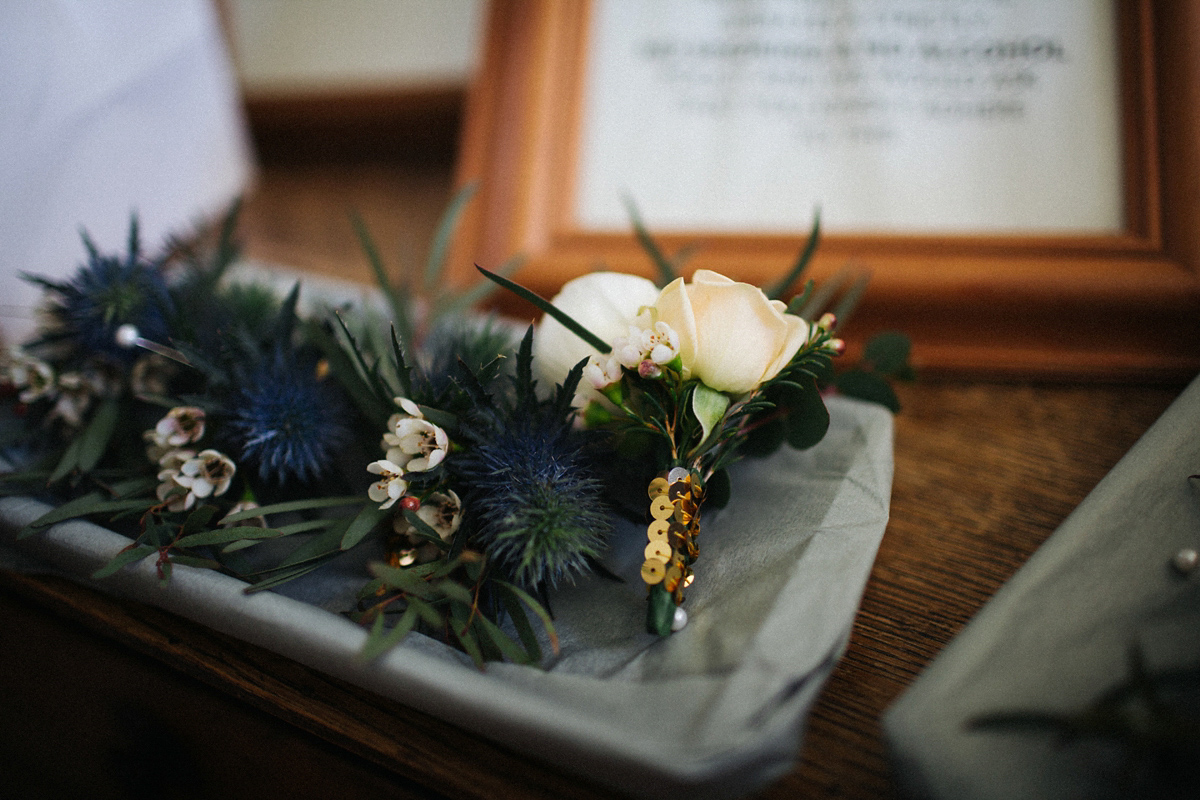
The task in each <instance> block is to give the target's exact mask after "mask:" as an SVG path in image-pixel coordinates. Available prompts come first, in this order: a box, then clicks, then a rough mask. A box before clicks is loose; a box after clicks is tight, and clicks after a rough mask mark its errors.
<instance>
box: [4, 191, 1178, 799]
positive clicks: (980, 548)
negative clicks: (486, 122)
mask: <svg viewBox="0 0 1200 800" xmlns="http://www.w3.org/2000/svg"><path fill="white" fill-rule="evenodd" d="M380 173H381V171H380V170H363V171H362V172H361V176H362V180H361V181H359V182H358V183H355V182H354V180H353V175H354V174H358V173H353V171H351V172H350V173H345V172H343V173H341V174H342V178H340V179H334V178H331V177H330V175H329V173H328V172H320V171H317V172H313V173H303V174H302V173H298V172H296V171H294V170H293V171H290V172H286V173H277V174H275V175H274V176H272V173H271V172H270V171H268V172H267V173H266V174H265V176H264V180H263V183H262V187H263V188H260V195H259V198H258V199H256V200H255V201H254V202H252V204H251V207H250V209H249V211H248V219H247V226H246V228H247V230H248V231H249V233H250V241H249V245H250V248H249V249H250V253H251V255H258V256H260V257H266V258H275V259H277V260H282V259H283V257H284V256H286V255H287V253H289V252H290V253H291V257H290V259H289V260H290V263H293V264H294V265H298V266H309V267H312V268H317V269H322V270H324V271H330V272H334V273H337V274H343V275H347V276H350V277H359V278H364V279H365V277H366V275H365V270H366V267H365V263H360V261H359V260H358V259H357V257H356V256H355V257H351V256H348V255H346V254H345V253H343V252H342V251H343V249H344V248H345V247H352V240H349V239H347V237H345V236H344V234H343V233H342V232H340V229H337V228H335V226H334V221H333V220H334V212H333V211H332V210H331V209H333V208H334V207H335V206H336V207H338V208H339V209H344V206H345V205H346V204H355V202H356V201H363V200H364V198H366V200H367V202H366V203H365V205H366V206H367V211H368V213H367V214H366V215H367V216H368V219H371V218H372V215H373V216H374V217H375V218H376V219H378V220H381V221H382V222H383V224H384V227H386V226H387V225H388V224H394V221H393V222H392V223H389V222H388V219H389V216H388V214H387V213H384V211H383V210H381V209H379V208H378V207H375V206H372V205H371V201H370V196H371V194H372V192H375V193H377V194H378V196H379V197H380V198H383V197H390V195H389V194H388V192H389V191H390V190H389V189H388V188H387V186H388V181H389V177H388V173H387V170H382V173H383V174H382V175H381V174H380ZM402 173H404V171H403V170H402V171H401V173H397V174H396V175H393V176H392V178H394V180H395V181H396V186H399V187H400V188H401V189H402V190H404V191H408V192H409V193H410V194H409V195H407V196H409V197H416V198H417V199H416V200H414V201H413V203H414V205H413V207H414V208H419V209H423V210H422V211H421V212H420V213H421V214H422V215H423V216H422V217H421V219H420V220H419V225H418V227H421V226H424V229H423V230H418V231H417V232H416V234H415V235H413V236H412V237H411V238H412V239H413V240H414V241H417V242H424V241H427V236H425V234H426V233H427V229H428V228H429V227H430V226H432V224H433V218H434V217H435V216H436V214H433V213H430V212H429V209H430V208H437V207H438V204H440V202H442V201H443V200H444V199H445V197H446V196H447V194H448V172H441V173H438V172H437V171H436V170H435V171H434V173H432V174H424V173H418V174H416V175H412V174H407V173H404V174H407V177H404V174H402ZM304 174H308V175H309V178H308V179H307V180H305V178H304ZM346 174H350V176H351V177H350V179H349V182H348V183H347V180H346V178H345V175H346ZM431 175H432V176H431ZM438 175H441V177H440V178H438V177H437V176H438ZM405 181H408V183H405ZM322 185H324V186H325V188H324V189H321V186H322ZM372 187H373V188H372ZM381 187H382V188H381ZM404 187H407V189H405V188H404ZM394 188H395V187H393V189H394ZM289 192H290V193H291V194H292V196H293V197H294V198H295V202H291V201H288V200H287V199H286V198H287V196H288V193H289ZM264 194H265V199H264ZM256 203H257V205H256ZM358 204H359V205H360V208H361V207H363V205H364V203H358ZM402 206H403V204H400V205H399V206H397V207H402ZM337 216H338V218H339V219H342V220H344V216H342V215H341V211H339V212H338V213H337ZM334 230H337V231H338V232H337V233H336V234H331V233H330V231H334ZM313 237H318V238H320V237H325V238H324V239H321V240H320V241H319V242H318V243H317V244H315V245H314V244H312V242H313V241H314V239H313ZM385 238H386V237H385ZM306 239H307V240H308V241H309V242H310V245H309V246H307V247H306V246H304V244H303V242H304V241H305V240H306ZM331 242H332V243H331ZM347 242H349V244H347ZM289 248H291V250H289ZM416 249H417V251H418V252H417V253H416V255H417V257H419V256H420V253H419V249H420V248H416ZM385 252H387V250H386V249H385ZM305 259H310V263H305ZM1182 388H1183V383H1182V382H1181V383H1178V384H1175V385H1167V386H1126V385H1109V386H1065V385H1023V384H1011V383H1010V384H998V383H987V382H977V381H975V382H966V381H963V382H946V381H932V380H923V381H919V382H918V383H916V384H914V385H910V386H902V387H901V388H900V395H901V400H902V402H903V404H904V410H903V411H902V413H901V414H900V415H899V416H898V417H897V419H896V477H895V483H894V488H893V494H892V512H891V522H890V524H889V525H888V528H887V532H886V534H885V536H884V539H883V544H882V546H881V548H880V551H879V555H878V558H877V559H876V563H875V567H874V569H873V571H872V573H871V577H870V580H869V583H868V585H867V588H866V592H865V595H864V597H863V601H862V607H861V609H860V611H859V614H858V616H857V618H856V621H855V625H854V631H853V635H852V637H851V641H850V647H849V650H848V652H847V654H846V656H845V658H844V659H843V660H842V661H841V663H840V664H839V666H838V667H837V669H836V670H835V671H834V673H833V675H832V677H831V679H830V681H829V683H828V685H827V687H826V689H825V691H824V693H823V694H822V695H821V698H820V700H819V701H818V703H817V705H816V707H815V708H814V710H813V712H812V715H811V718H810V721H809V728H808V735H807V738H806V741H805V745H804V749H803V752H802V754H801V758H800V761H799V763H798V766H797V768H796V770H795V771H794V772H793V773H791V774H790V775H788V776H787V777H786V778H784V779H783V780H782V781H780V782H779V783H777V784H776V785H774V786H772V787H769V788H768V789H766V790H765V791H763V792H762V793H761V794H760V795H759V796H760V797H762V798H783V797H795V796H805V797H809V796H840V797H861V798H875V797H880V796H887V795H888V794H889V793H890V792H891V778H890V775H889V770H888V765H887V762H886V759H885V754H884V743H883V742H882V740H881V739H880V730H879V717H880V714H881V712H882V711H883V710H884V709H885V708H887V706H888V705H889V704H890V703H891V702H892V701H893V700H894V699H895V698H896V697H897V696H898V695H899V694H900V693H901V692H902V691H903V690H904V688H905V687H906V686H907V685H908V684H909V683H911V682H912V680H913V679H914V678H915V677H916V675H917V674H918V673H919V672H920V671H921V669H922V668H923V667H924V666H925V665H926V664H927V663H929V661H930V660H931V659H932V658H933V657H934V656H935V655H936V654H937V653H938V651H939V650H941V648H942V647H943V646H944V645H945V644H946V643H947V642H948V641H949V640H950V639H951V638H952V637H953V636H954V634H955V633H956V632H958V631H959V630H960V629H961V628H962V626H963V625H964V624H965V623H966V622H967V621H968V620H969V619H970V618H971V616H972V615H973V614H974V613H975V612H976V611H977V610H978V609H979V608H980V607H981V606H982V605H983V603H985V602H986V601H987V599H988V598H989V597H990V596H991V595H992V593H993V592H995V591H996V589H997V588H999V586H1000V585H1001V584H1002V583H1003V582H1004V581H1005V580H1006V579H1008V578H1009V577H1010V576H1011V575H1012V574H1013V573H1014V572H1015V571H1016V570H1017V569H1018V568H1019V567H1020V566H1021V564H1022V563H1023V562H1024V561H1025V560H1026V559H1027V558H1028V557H1029V555H1030V554H1031V553H1032V552H1033V551H1034V550H1035V549H1036V548H1037V547H1038V545H1039V544H1041V543H1042V541H1044V540H1045V539H1046V537H1047V536H1049V535H1050V534H1051V533H1052V532H1053V531H1054V529H1055V528H1056V527H1057V526H1058V525H1059V523H1061V522H1062V520H1063V519H1064V518H1065V517H1066V516H1067V514H1069V513H1070V511H1071V510H1072V509H1073V508H1074V507H1075V506H1076V505H1077V504H1078V503H1079V502H1080V501H1081V500H1082V499H1083V498H1084V496H1085V495H1086V494H1087V493H1088V492H1089V491H1090V490H1091V489H1092V487H1093V486H1095V484H1096V483H1097V482H1098V481H1099V480H1100V478H1101V477H1103V476H1104V474H1105V473H1106V472H1107V471H1108V470H1109V469H1110V468H1111V467H1112V466H1113V465H1114V464H1115V463H1116V462H1117V460H1118V459H1119V458H1120V457H1121V456H1122V455H1123V454H1124V453H1125V452H1126V451H1127V450H1128V449H1129V447H1130V446H1131V445H1132V444H1133V443H1134V442H1135V441H1136V439H1137V438H1138V436H1140V435H1141V434H1142V432H1144V431H1145V430H1146V429H1147V428H1148V427H1149V426H1150V425H1151V424H1152V423H1153V422H1154V420H1155V419H1157V418H1158V416H1159V415H1160V414H1161V413H1162V412H1163V410H1165V409H1166V407H1167V406H1168V405H1169V404H1170V402H1171V401H1172V400H1173V399H1174V398H1175V397H1176V396H1177V395H1178V394H1179V392H1180V391H1181V390H1182ZM0 614H2V615H3V620H4V622H3V623H2V624H0V775H3V776H4V778H3V781H4V782H5V784H6V790H7V791H10V792H15V793H16V794H14V795H13V796H23V797H38V796H71V795H74V796H80V797H83V796H86V797H129V796H163V797H210V796H211V797H222V798H236V797H256V798H261V797H275V796H285V795H286V796H287V797H289V798H293V800H294V799H295V798H306V797H314V798H316V797H322V798H325V797H339V798H341V797H372V798H385V797H428V796H434V797H437V796H447V797H480V798H483V797H522V798H523V797H606V796H610V795H609V794H608V793H606V792H604V791H603V790H600V789H598V788H596V787H594V786H592V785H589V784H587V783H585V782H582V781H580V780H579V779H577V778H574V777H573V776H571V775H570V774H568V773H564V772H561V771H559V770H558V769H555V768H553V767H549V766H546V765H544V764H542V763H540V762H537V761H536V760H531V759H527V758H524V757H521V756H518V755H515V754H513V753H511V752H510V751H508V750H506V749H505V748H504V747H503V745H500V744H496V743H492V742H489V741H486V740H482V739H480V738H478V737H476V736H474V735H471V734H467V733H464V732H462V731H460V730H457V729H455V728H453V727H452V726H449V725H447V724H445V723H443V722H441V721H439V720H436V719H432V718H430V717H427V716H425V715H423V714H420V713H417V712H415V711H412V710H410V709H407V708H405V707H403V706H401V705H399V704H397V703H395V702H392V701H389V700H384V699H381V698H378V697H375V696H373V695H371V694H370V693H368V692H365V691H363V690H360V689H357V688H356V687H353V686H349V685H346V684H344V683H341V682H339V681H336V680H333V679H330V678H328V677H326V676H324V675H322V674H320V673H317V672H314V671H313V670H310V669H308V668H306V667H302V666H300V665H297V664H295V663H294V662H291V661H289V660H287V659H284V658H282V657H279V656H276V655H274V654H272V653H269V652H267V651H264V650H262V649H260V648H257V647H253V646H250V645H247V644H244V643H242V642H239V641H237V640H234V639H231V638H229V637H225V636H222V635H219V634H216V633H213V632H212V631H209V630H207V629H205V628H202V627H200V626H198V625H195V624H193V623H191V622H188V621H186V620H183V619H180V618H178V617H175V616H172V615H170V614H167V613H165V612H162V611H158V610H156V609H153V608H148V607H144V606H141V605H138V604H135V603H130V602H125V601H121V600H115V599H112V598H109V597H106V596H104V595H101V594H98V593H95V592H93V591H90V590H87V589H83V588H80V587H78V586H75V585H73V584H71V583H69V582H67V581H64V580H61V579H56V578H48V577H28V576H23V575H19V574H15V573H11V572H2V571H0ZM146 785H148V786H149V787H150V789H149V790H148V791H149V793H148V794H146V793H144V792H143V793H142V794H141V795H139V794H138V792H139V791H141V788H145V786H146ZM139 787H141V788H139ZM3 793H4V791H0V794H3Z"/></svg>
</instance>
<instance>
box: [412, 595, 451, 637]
mask: <svg viewBox="0 0 1200 800" xmlns="http://www.w3.org/2000/svg"><path fill="white" fill-rule="evenodd" d="M405 602H407V603H408V607H409V608H415V609H416V610H417V616H419V617H420V618H421V619H422V620H423V621H424V622H425V624H426V625H428V626H429V627H430V628H432V629H433V630H435V631H440V630H443V629H445V627H446V618H445V617H443V616H442V615H441V613H439V612H438V610H437V609H436V608H434V607H433V606H431V605H430V604H429V603H426V602H425V601H424V600H422V599H421V598H419V597H416V596H413V597H408V598H406V600H405Z"/></svg>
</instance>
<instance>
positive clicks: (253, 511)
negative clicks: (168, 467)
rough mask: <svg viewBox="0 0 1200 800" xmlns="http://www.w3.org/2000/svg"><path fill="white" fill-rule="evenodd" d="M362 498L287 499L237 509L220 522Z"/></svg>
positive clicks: (237, 520)
mask: <svg viewBox="0 0 1200 800" xmlns="http://www.w3.org/2000/svg"><path fill="white" fill-rule="evenodd" d="M362 502H364V501H363V498H361V497H353V496H344V497H318V498H314V499H312V500H289V501H287V502H286V503H272V504H271V505H266V506H259V507H258V508H250V509H247V510H245V511H239V512H237V513H236V514H230V515H229V516H227V517H225V518H224V519H222V520H221V521H222V522H244V521H246V520H248V519H254V518H255V517H264V516H267V515H268V514H283V513H286V512H289V511H312V510H313V509H317V508H334V507H336V506H350V505H354V504H355V503H362Z"/></svg>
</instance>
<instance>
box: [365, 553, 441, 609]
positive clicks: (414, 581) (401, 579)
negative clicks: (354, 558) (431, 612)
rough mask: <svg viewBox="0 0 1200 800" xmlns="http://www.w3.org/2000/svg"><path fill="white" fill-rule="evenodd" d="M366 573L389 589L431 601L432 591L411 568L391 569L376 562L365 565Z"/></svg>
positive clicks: (418, 573) (419, 574)
mask: <svg viewBox="0 0 1200 800" xmlns="http://www.w3.org/2000/svg"><path fill="white" fill-rule="evenodd" d="M367 571H368V572H370V573H371V574H372V575H374V576H375V577H376V578H379V579H380V580H382V581H383V585H384V586H387V587H388V588H389V589H399V590H400V591H402V592H404V593H406V594H411V595H415V596H417V597H421V598H424V599H426V600H431V599H433V596H434V592H433V589H432V588H431V587H430V586H429V584H428V583H427V582H426V581H425V579H424V578H423V577H422V575H421V573H420V572H418V571H416V570H415V569H413V568H405V567H393V566H390V565H388V564H384V563H381V562H377V561H376V562H372V563H370V564H368V565H367Z"/></svg>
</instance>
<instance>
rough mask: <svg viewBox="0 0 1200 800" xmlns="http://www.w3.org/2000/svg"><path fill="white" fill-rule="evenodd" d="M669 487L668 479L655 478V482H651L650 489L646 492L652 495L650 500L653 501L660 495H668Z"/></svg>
mask: <svg viewBox="0 0 1200 800" xmlns="http://www.w3.org/2000/svg"><path fill="white" fill-rule="evenodd" d="M667 486H668V484H667V479H666V478H655V479H654V480H652V481H650V487H649V488H648V489H647V490H646V491H647V493H648V494H649V495H650V499H651V500H653V499H654V498H656V497H658V496H659V495H664V494H666V493H667Z"/></svg>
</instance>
